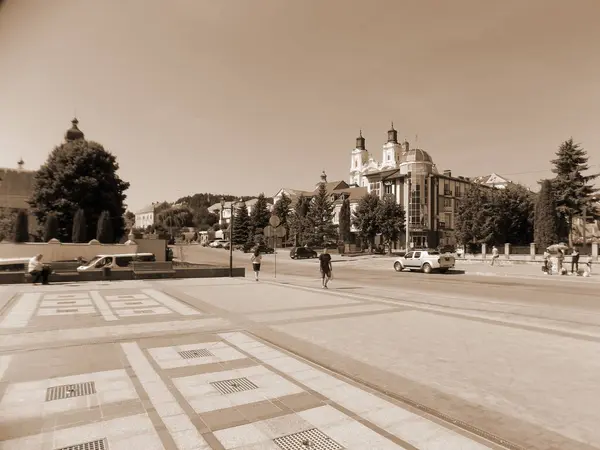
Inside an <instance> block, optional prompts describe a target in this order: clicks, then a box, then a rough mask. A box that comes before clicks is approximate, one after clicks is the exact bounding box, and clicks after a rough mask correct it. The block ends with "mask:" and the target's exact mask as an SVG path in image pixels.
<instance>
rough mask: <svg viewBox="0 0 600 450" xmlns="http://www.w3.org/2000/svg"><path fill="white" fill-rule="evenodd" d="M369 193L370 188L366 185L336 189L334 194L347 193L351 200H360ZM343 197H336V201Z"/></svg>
mask: <svg viewBox="0 0 600 450" xmlns="http://www.w3.org/2000/svg"><path fill="white" fill-rule="evenodd" d="M368 193H369V190H368V189H367V188H366V187H353V188H347V189H335V190H334V191H333V194H334V195H336V196H338V195H339V196H341V195H342V194H347V195H348V199H349V200H350V202H358V201H359V200H360V199H361V198H363V197H364V196H365V195H367V194H368ZM340 200H341V199H339V198H338V199H336V202H338V201H340Z"/></svg>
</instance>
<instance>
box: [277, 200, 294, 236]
mask: <svg viewBox="0 0 600 450" xmlns="http://www.w3.org/2000/svg"><path fill="white" fill-rule="evenodd" d="M291 204H292V199H291V198H289V197H288V196H287V195H285V194H283V195H282V196H281V198H280V199H279V200H277V201H276V202H275V205H273V215H274V216H277V217H279V220H280V223H279V226H280V227H284V228H285V229H286V231H287V232H288V233H289V230H290V223H289V216H290V205H291Z"/></svg>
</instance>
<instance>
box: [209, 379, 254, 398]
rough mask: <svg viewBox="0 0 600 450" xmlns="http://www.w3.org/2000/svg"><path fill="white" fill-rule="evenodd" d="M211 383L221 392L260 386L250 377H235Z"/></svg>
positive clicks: (228, 392) (241, 390)
mask: <svg viewBox="0 0 600 450" xmlns="http://www.w3.org/2000/svg"><path fill="white" fill-rule="evenodd" d="M210 384H211V385H212V386H214V387H215V388H216V389H217V390H218V391H219V392H220V393H221V394H233V393H235V392H244V391H251V390H253V389H258V386H257V385H255V384H254V383H253V382H252V381H250V380H249V379H248V378H234V379H232V380H224V381H214V382H212V383H210Z"/></svg>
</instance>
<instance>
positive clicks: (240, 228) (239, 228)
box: [231, 203, 253, 245]
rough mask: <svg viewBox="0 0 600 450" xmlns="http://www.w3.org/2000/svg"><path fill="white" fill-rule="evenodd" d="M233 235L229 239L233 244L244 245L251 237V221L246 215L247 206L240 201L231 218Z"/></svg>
mask: <svg viewBox="0 0 600 450" xmlns="http://www.w3.org/2000/svg"><path fill="white" fill-rule="evenodd" d="M232 224H233V235H232V236H231V241H232V243H233V244H234V245H244V244H246V243H247V242H249V241H250V240H251V239H252V237H253V236H252V232H253V229H252V223H251V222H250V216H249V215H248V207H247V206H246V204H245V203H241V205H240V206H239V208H238V209H237V210H236V211H235V214H234V216H233V218H232Z"/></svg>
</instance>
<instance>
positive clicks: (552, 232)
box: [534, 180, 560, 249]
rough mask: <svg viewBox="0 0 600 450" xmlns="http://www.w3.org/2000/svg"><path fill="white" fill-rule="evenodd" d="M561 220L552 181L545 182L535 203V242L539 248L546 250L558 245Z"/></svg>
mask: <svg viewBox="0 0 600 450" xmlns="http://www.w3.org/2000/svg"><path fill="white" fill-rule="evenodd" d="M559 220H560V218H559V216H558V211H557V209H556V200H555V194H554V191H553V188H552V181H550V180H543V181H542V188H541V189H540V193H539V194H538V196H537V201H536V203H535V232H534V241H535V245H536V246H537V248H540V249H545V248H547V247H548V246H550V245H552V244H556V243H558V229H559Z"/></svg>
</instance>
